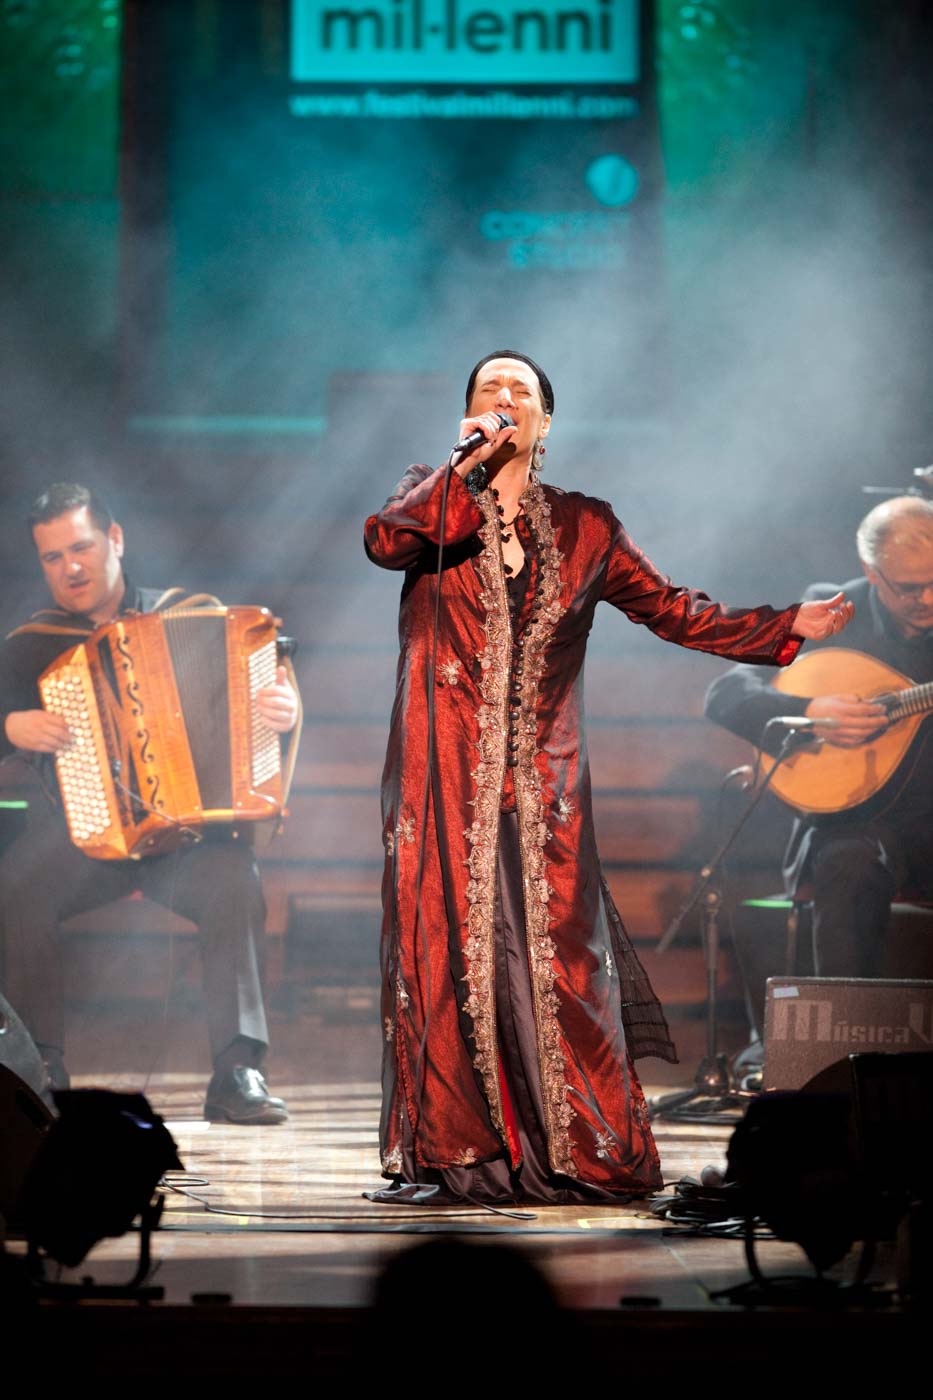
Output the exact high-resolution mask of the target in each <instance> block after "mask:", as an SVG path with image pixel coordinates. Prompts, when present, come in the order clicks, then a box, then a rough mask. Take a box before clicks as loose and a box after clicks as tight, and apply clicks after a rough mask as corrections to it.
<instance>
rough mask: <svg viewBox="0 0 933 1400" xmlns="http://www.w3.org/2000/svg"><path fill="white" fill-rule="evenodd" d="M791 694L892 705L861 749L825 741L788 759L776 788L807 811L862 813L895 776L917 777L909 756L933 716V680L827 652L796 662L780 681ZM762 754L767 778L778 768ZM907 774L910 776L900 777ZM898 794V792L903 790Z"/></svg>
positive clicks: (860, 656) (854, 654) (859, 656)
mask: <svg viewBox="0 0 933 1400" xmlns="http://www.w3.org/2000/svg"><path fill="white" fill-rule="evenodd" d="M773 685H774V688H775V690H778V691H781V692H782V693H783V694H785V695H798V696H805V697H806V698H807V699H808V700H812V699H815V698H816V697H817V696H818V695H844V694H852V695H858V696H859V697H860V698H861V699H862V700H872V701H874V702H875V703H876V704H880V705H884V707H885V710H886V712H887V721H888V722H887V725H886V726H885V728H884V729H882V730H879V731H878V733H877V734H876V735H873V736H872V738H870V739H869V740H868V741H867V742H866V743H864V744H860V745H858V747H857V748H851V749H850V748H838V747H836V746H835V745H833V744H827V743H817V744H815V745H812V746H810V747H808V748H805V749H801V750H800V751H799V752H797V753H794V754H792V755H791V756H790V757H789V758H786V759H785V760H784V761H783V762H782V763H781V765H780V767H779V768H778V770H777V772H776V773H775V774H774V777H773V778H772V780H771V788H772V789H773V791H774V792H776V793H777V795H778V797H780V798H782V799H783V801H784V802H787V803H789V804H790V806H792V807H797V808H799V810H800V811H803V812H843V811H847V810H848V809H849V808H851V807H859V806H861V805H862V803H864V802H867V801H869V799H870V798H872V797H874V796H875V794H876V793H878V792H880V791H881V789H882V788H883V787H884V786H885V785H886V784H887V783H889V782H891V781H892V779H894V778H895V777H899V778H900V779H901V781H904V780H906V778H907V777H908V776H909V773H910V769H911V767H912V764H911V762H910V760H909V757H908V755H909V751H910V749H911V746H912V744H913V740H914V736H915V735H916V733H917V730H918V729H919V728H920V725H921V724H922V723H923V719H924V716H925V715H927V714H928V713H930V711H933V681H928V682H927V683H926V685H915V684H914V682H913V681H912V680H910V678H909V677H908V676H902V675H901V674H900V673H899V672H898V671H895V670H893V669H892V668H891V667H890V666H886V665H885V664H884V662H882V661H878V660H876V659H875V657H873V656H866V655H865V653H864V652H861V651H846V650H845V649H844V648H841V647H827V648H825V649H824V650H821V651H812V652H809V653H808V654H807V655H805V656H801V657H800V658H799V660H797V661H795V662H793V664H792V665H790V666H788V667H787V669H786V670H784V671H782V672H781V673H780V675H778V676H777V678H776V679H775V680H774V682H773ZM774 764H775V760H774V758H773V757H772V756H771V755H770V754H766V753H762V754H761V772H762V774H763V775H766V774H767V773H769V772H770V771H771V769H772V768H773V767H774ZM902 768H903V771H900V770H901V769H902ZM896 790H897V788H895V791H896Z"/></svg>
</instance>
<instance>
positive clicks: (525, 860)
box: [515, 477, 576, 1176]
mask: <svg viewBox="0 0 933 1400" xmlns="http://www.w3.org/2000/svg"><path fill="white" fill-rule="evenodd" d="M522 500H523V503H524V506H525V513H526V515H527V517H528V521H529V524H530V525H531V528H532V530H533V531H534V533H535V536H536V538H537V542H538V550H539V560H540V573H539V582H538V587H539V589H540V596H539V599H538V604H537V607H538V612H537V616H536V617H533V618H532V620H531V622H530V623H529V624H528V627H527V628H526V630H525V634H524V635H525V644H524V655H525V660H524V668H523V675H522V687H521V715H520V719H519V732H518V765H517V767H516V769H515V797H516V803H517V806H518V816H519V841H520V847H521V857H522V873H523V879H524V895H525V936H526V939H527V944H528V957H529V962H530V964H531V985H532V991H533V994H534V1003H535V1025H536V1029H537V1036H538V1067H539V1071H540V1074H541V1090H542V1097H543V1100H544V1112H545V1118H546V1120H547V1121H546V1128H547V1141H548V1156H549V1159H550V1163H551V1166H552V1168H553V1169H554V1171H558V1172H562V1173H563V1174H564V1175H565V1176H575V1175H576V1165H575V1162H574V1158H573V1144H572V1142H571V1138H570V1123H571V1120H572V1119H573V1117H574V1110H573V1108H572V1107H571V1104H570V1101H569V1088H568V1085H567V1081H566V1077H565V1073H564V1071H565V1068H566V1063H565V1060H564V1054H563V1050H562V1048H561V1039H562V1036H561V1028H560V1022H559V1020H558V1011H559V1009H560V1002H559V1001H558V998H557V993H556V992H555V991H554V983H555V981H556V976H555V972H554V956H555V954H556V952H557V949H556V948H555V946H554V942H553V940H552V938H551V935H550V928H551V916H550V911H549V909H548V900H549V897H550V894H551V889H550V885H549V884H548V878H547V860H546V859H545V847H546V845H547V842H548V841H549V839H550V831H549V829H548V825H547V821H546V816H547V810H546V806H545V802H544V797H543V794H542V791H541V771H540V769H539V767H538V687H539V684H540V681H541V677H542V675H543V674H544V668H545V665H546V662H547V649H548V646H549V645H550V642H551V638H552V637H553V635H554V630H555V628H556V627H557V624H558V622H559V621H560V618H561V615H562V613H563V612H564V608H563V606H562V604H561V601H560V590H561V577H560V563H561V556H560V554H559V552H558V549H557V546H556V543H555V540H554V530H553V527H552V525H551V510H550V506H549V505H548V502H547V499H546V497H545V494H544V491H543V489H542V487H541V484H540V482H539V481H538V479H537V477H533V478H532V482H531V485H530V486H529V488H528V490H527V491H526V492H525V495H524V496H523V497H522Z"/></svg>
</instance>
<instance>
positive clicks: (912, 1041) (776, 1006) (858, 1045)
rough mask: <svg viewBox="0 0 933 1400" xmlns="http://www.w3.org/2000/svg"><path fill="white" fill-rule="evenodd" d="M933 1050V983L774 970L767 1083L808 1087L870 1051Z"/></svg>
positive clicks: (776, 1086) (767, 1040)
mask: <svg viewBox="0 0 933 1400" xmlns="http://www.w3.org/2000/svg"><path fill="white" fill-rule="evenodd" d="M931 1049H933V982H913V981H894V980H890V981H884V980H869V979H868V978H846V977H769V978H768V985H767V998H766V1002H765V1070H764V1087H765V1088H766V1089H800V1088H802V1087H803V1085H805V1084H807V1083H808V1082H809V1081H810V1080H811V1079H813V1078H814V1077H815V1076H816V1075H817V1074H820V1073H821V1072H822V1071H823V1070H826V1069H828V1067H829V1066H831V1065H833V1064H835V1063H836V1062H837V1061H839V1060H847V1057H848V1056H849V1055H852V1054H859V1053H863V1052H865V1051H894V1052H905V1051H907V1052H909V1051H930V1050H931Z"/></svg>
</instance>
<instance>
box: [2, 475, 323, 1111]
mask: <svg viewBox="0 0 933 1400" xmlns="http://www.w3.org/2000/svg"><path fill="white" fill-rule="evenodd" d="M29 524H30V528H31V531H32V535H33V539H34V542H35V545H36V550H37V552H38V556H39V562H40V563H41V565H42V569H43V572H44V574H45V580H46V583H47V585H48V588H49V591H50V593H51V595H52V599H53V602H54V604H55V606H54V607H52V608H49V609H46V610H45V611H43V612H40V613H37V614H35V615H34V617H33V618H31V619H30V621H29V622H28V623H27V624H26V625H25V626H24V627H21V628H18V629H16V631H14V632H13V633H11V634H10V636H9V637H8V638H7V640H6V641H5V642H4V643H3V655H2V666H0V714H2V716H3V732H2V736H0V754H3V755H7V756H9V755H12V754H14V752H15V751H16V750H20V751H22V753H23V754H24V755H26V756H28V757H29V758H30V759H31V760H32V761H33V762H35V763H36V764H37V766H38V767H39V768H40V770H44V771H43V772H42V779H43V785H44V786H45V788H46V790H47V792H48V794H49V797H48V800H46V798H44V797H42V796H38V797H37V798H36V799H35V800H33V801H31V802H30V807H29V812H28V817H27V822H26V828H25V830H24V831H23V832H22V833H21V834H20V835H19V836H18V837H17V839H16V840H15V841H14V842H13V844H12V845H11V846H10V847H9V848H8V849H7V851H6V852H5V853H4V856H3V858H2V861H0V916H2V928H3V934H4V944H5V959H4V978H3V983H2V986H3V989H4V993H5V995H6V996H7V998H8V1000H9V1001H10V1002H11V1004H12V1005H13V1006H14V1007H15V1009H16V1010H17V1012H18V1013H19V1015H20V1016H21V1018H22V1020H23V1021H24V1023H25V1025H26V1027H27V1028H28V1030H29V1031H30V1033H31V1034H32V1037H33V1039H34V1040H35V1042H36V1044H37V1046H38V1048H39V1052H40V1054H41V1055H42V1057H43V1060H44V1061H45V1064H46V1068H47V1070H48V1073H49V1079H50V1083H51V1086H52V1087H53V1088H65V1087H67V1085H68V1074H67V1071H66V1069H65V1064H64V989H63V978H62V957H61V946H60V939H59V923H60V921H61V920H63V919H66V918H68V917H69V916H70V915H73V914H78V913H81V912H85V911H87V910H90V909H94V908H97V907H98V906H100V905H102V904H106V903H108V902H109V901H111V900H113V899H118V898H120V897H121V896H123V895H127V894H130V893H132V892H133V891H135V890H140V891H142V893H143V894H145V895H146V896H148V897H149V898H150V899H154V900H156V901H157V902H158V903H160V904H162V905H165V906H166V907H170V908H171V909H172V910H173V911H174V912H175V913H178V914H181V915H183V916H184V917H185V918H188V919H191V920H192V921H193V922H194V923H196V924H197V925H198V929H199V931H200V937H201V949H202V963H203V985H204V1001H205V1007H206V1013H207V1024H208V1034H209V1038H210V1047H211V1054H212V1056H213V1063H214V1073H213V1077H212V1078H211V1081H210V1085H209V1086H208V1090H207V1098H206V1101H205V1105H204V1116H205V1117H206V1118H208V1119H210V1120H213V1121H220V1122H230V1123H258V1124H269V1123H281V1122H283V1121H284V1120H285V1119H286V1118H287V1116H288V1114H287V1111H286V1108H285V1104H284V1103H283V1102H282V1100H281V1099H279V1098H273V1097H272V1096H271V1095H270V1093H269V1090H268V1087H267V1085H266V1082H265V1079H264V1078H263V1075H262V1073H261V1068H262V1063H263V1059H264V1056H265V1054H266V1050H267V1048H268V1032H267V1029H266V1017H265V1012H264V1009H263V1000H262V992H261V988H260V983H259V971H258V966H257V954H256V940H257V938H258V937H260V936H261V935H262V933H263V925H264V918H265V906H264V903H263V896H262V888H261V885H260V880H259V871H258V868H257V865H256V861H255V858H254V855H253V851H252V848H251V845H250V843H249V841H248V840H237V839H233V833H232V832H231V831H230V830H226V829H225V830H221V831H219V832H218V831H217V830H216V829H215V828H209V829H208V831H207V833H206V834H205V836H204V839H203V840H202V841H201V842H200V843H198V844H195V845H190V846H187V847H182V848H180V849H179V850H177V851H174V852H171V853H169V854H165V855H161V856H152V857H148V858H145V859H142V860H96V859H90V858H89V857H87V856H85V855H84V854H83V853H82V852H81V851H80V850H79V849H78V848H77V846H75V845H73V844H72V842H71V840H70V839H69V836H68V831H67V827H66V824H65V819H64V816H63V814H62V811H61V806H60V803H59V802H58V801H57V800H55V797H54V794H55V780H54V769H53V767H52V761H51V756H52V755H55V754H57V753H59V752H61V751H62V750H63V749H64V748H66V747H67V746H68V744H69V743H70V741H71V735H70V733H69V730H68V727H67V725H66V723H65V721H64V719H62V718H61V717H60V716H58V715H54V714H50V713H47V712H46V711H45V710H44V709H42V708H41V707H40V700H39V692H38V686H37V681H38V678H39V676H40V675H41V674H42V672H43V671H44V670H45V668H46V667H47V666H49V665H50V664H51V662H53V661H54V660H55V658H56V657H57V656H59V655H60V654H61V653H62V652H64V651H66V650H67V649H69V648H70V647H72V646H74V645H76V644H77V643H80V642H81V641H82V640H83V639H84V637H85V636H87V635H88V634H90V633H91V632H92V631H93V630H94V629H95V628H96V627H98V626H100V625H102V624H104V623H108V622H110V621H112V620H113V619H114V618H115V617H118V616H120V615H121V614H126V613H131V612H151V611H154V610H156V609H157V608H159V607H161V606H164V604H165V601H166V599H167V598H169V597H171V599H172V601H175V602H177V601H180V596H182V595H181V594H180V590H173V591H172V592H171V593H170V594H168V593H166V592H165V590H152V589H141V588H138V587H137V586H136V585H135V584H134V583H133V582H132V581H131V580H130V579H129V577H128V576H127V574H126V573H125V572H124V569H123V563H122V559H123V532H122V530H121V528H120V526H119V525H118V524H116V522H115V521H114V519H113V517H112V515H111V514H110V512H109V510H108V509H107V507H106V506H105V505H104V503H103V502H102V501H101V500H100V499H99V498H98V497H97V496H95V495H94V493H93V492H91V491H89V490H88V489H87V488H86V487H83V486H79V485H76V484H74V483H58V484H56V485H54V486H52V487H50V488H49V490H48V491H45V492H43V494H42V495H41V496H40V497H39V498H38V500H37V501H36V503H35V505H34V507H33V510H32V513H31V515H30V517H29ZM257 703H258V707H259V711H260V714H261V716H262V718H263V719H264V721H265V722H266V724H267V725H269V726H270V727H271V728H272V729H273V730H275V731H277V732H279V733H287V732H288V731H290V730H291V729H292V728H293V727H294V726H295V723H296V721H297V717H298V699H297V695H296V693H295V690H294V689H293V687H292V686H291V684H290V682H289V680H288V678H287V675H286V671H285V669H284V668H282V667H280V668H279V669H278V671H277V673H276V677H275V681H274V683H273V684H272V685H270V686H268V687H266V688H265V689H263V690H260V691H259V692H258V695H257Z"/></svg>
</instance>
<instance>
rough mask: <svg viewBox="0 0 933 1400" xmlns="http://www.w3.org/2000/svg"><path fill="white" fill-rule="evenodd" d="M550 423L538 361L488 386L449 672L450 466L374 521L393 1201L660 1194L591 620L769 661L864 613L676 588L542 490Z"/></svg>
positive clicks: (453, 603)
mask: <svg viewBox="0 0 933 1400" xmlns="http://www.w3.org/2000/svg"><path fill="white" fill-rule="evenodd" d="M553 407H554V397H553V392H552V389H551V385H550V383H549V381H548V379H547V376H546V375H545V374H544V373H543V371H542V370H541V369H540V368H539V367H538V366H537V365H536V364H535V363H534V361H532V360H530V359H528V358H527V357H526V356H524V355H520V354H518V353H517V352H514V351H510V350H502V351H497V352H495V353H494V354H493V355H490V356H488V357H487V358H486V359H484V360H481V361H480V363H479V364H478V365H477V366H476V368H475V369H474V371H473V373H472V374H471V376H470V380H469V383H468V386H467V394H466V409H467V417H466V418H465V419H464V420H463V422H462V423H461V425H460V437H461V439H463V438H465V437H466V436H468V435H469V434H470V433H473V432H478V433H480V434H481V438H480V445H479V446H478V447H475V448H473V449H471V450H469V453H468V455H467V454H464V453H462V454H461V457H460V460H459V461H457V463H456V466H455V468H454V470H453V472H452V473H451V474H450V482H449V487H448V500H447V505H446V520H445V523H444V534H443V562H442V572H441V581H440V593H441V597H440V610H439V623H438V627H439V631H438V641H437V651H436V657H435V656H434V655H433V632H434V617H435V601H436V598H437V590H438V578H437V562H438V546H439V545H440V544H441V535H440V530H441V504H442V498H443V493H444V480H445V469H444V468H439V469H438V470H436V471H432V470H431V469H430V468H429V467H425V466H415V467H411V468H410V469H409V470H408V472H407V473H406V474H405V476H404V478H403V479H402V481H401V483H400V484H399V486H398V487H397V488H396V490H395V491H394V493H393V494H392V496H390V498H389V500H388V501H387V503H386V505H385V506H384V507H383V509H382V510H381V511H380V512H379V513H378V514H377V515H373V516H371V517H370V518H369V520H368V521H367V522H366V532H365V538H366V550H367V553H368V555H369V557H370V559H372V560H373V562H374V563H376V564H379V565H381V566H382V567H384V568H387V569H398V570H402V569H404V570H405V583H404V586H403V589H402V600H401V612H400V617H399V636H400V640H401V656H400V659H399V667H398V688H397V694H396V700H395V705H394V709H393V713H392V726H391V734H390V738H389V746H388V754H387V757H386V766H385V772H384V777H383V787H382V798H383V820H384V827H383V831H384V841H385V847H386V865H385V876H384V882H383V896H384V920H383V930H382V960H383V1006H382V1014H383V1017H384V1028H385V1057H384V1079H383V1114H382V1125H381V1150H382V1165H383V1173H384V1175H385V1176H387V1177H390V1178H392V1180H393V1183H394V1185H393V1186H392V1187H389V1188H385V1189H384V1190H382V1191H380V1192H377V1193H375V1198H376V1199H380V1200H390V1199H403V1200H408V1201H411V1200H418V1201H424V1200H432V1201H434V1202H437V1201H442V1200H446V1201H450V1200H463V1199H464V1198H467V1199H471V1200H477V1201H484V1202H507V1201H515V1200H525V1201H536V1202H554V1203H569V1202H573V1201H581V1200H582V1201H589V1202H598V1201H600V1200H616V1201H618V1200H619V1199H620V1198H624V1197H625V1196H626V1195H633V1194H636V1195H637V1194H644V1193H646V1192H649V1191H651V1190H654V1189H656V1188H657V1187H659V1186H660V1184H661V1176H660V1170H659V1165H658V1155H657V1150H656V1148H655V1145H654V1141H653V1138H652V1135H651V1129H650V1126H649V1123H648V1118H647V1113H646V1110H645V1103H644V1098H643V1095H642V1091H641V1087H640V1085H639V1083H638V1079H637V1077H636V1075H635V1071H634V1068H633V1063H632V1061H633V1058H634V1057H635V1056H639V1055H645V1054H653V1055H657V1056H660V1057H662V1058H665V1059H668V1060H674V1059H675V1058H676V1056H675V1053H674V1048H673V1045H672V1044H671V1041H670V1037H669V1034H668V1030H667V1025H666V1023H665V1020H664V1016H663V1014H662V1012H661V1009H660V1006H659V1005H658V1002H657V1000H656V998H655V997H654V994H653V992H652V990H651V987H650V984H649V982H648V979H647V977H646V976H645V974H644V972H643V970H642V968H641V966H640V965H639V963H638V960H637V957H636V955H635V953H634V950H633V949H632V946H631V944H630V943H629V941H628V938H627V936H626V934H625V930H624V928H623V926H622V922H621V920H620V918H619V915H618V913H617V911H616V909H615V906H614V904H613V902H612V899H611V897H610V894H609V891H608V889H607V887H606V884H605V881H604V880H603V879H602V876H601V873H600V866H599V857H598V854H597V851H596V843H595V838H594V831H593V815H592V804H591V792H590V777H589V770H588V764H587V754H586V744H585V739H584V734H583V718H582V697H583V659H584V653H585V649H586V639H587V635H588V633H589V631H590V627H591V624H592V621H593V612H594V609H595V607H596V604H597V603H599V602H607V603H611V604H613V606H615V607H617V608H620V609H621V610H622V611H623V612H624V613H626V615H627V616H628V617H629V618H630V619H631V620H632V621H633V622H638V623H644V624H645V625H646V626H648V627H650V628H651V630H652V631H654V632H656V633H657V634H658V636H660V637H662V638H664V639H665V640H666V641H671V642H677V643H679V644H680V645H681V646H687V647H693V648H696V649H698V650H700V651H709V652H713V653H715V654H716V655H719V656H724V657H727V658H729V659H732V660H741V661H752V662H761V663H764V664H772V665H783V664H786V663H787V662H789V661H791V660H792V659H793V657H794V656H795V655H796V653H797V650H798V648H799V646H800V644H801V639H802V638H803V637H808V636H811V637H823V636H825V635H828V633H829V632H830V631H832V630H838V629H839V628H840V627H842V626H845V624H846V622H847V621H848V618H849V616H850V613H851V607H850V605H849V604H847V603H846V602H845V601H844V599H843V597H842V595H841V594H839V595H837V597H835V598H833V599H830V600H829V601H828V602H827V603H819V604H817V603H807V604H804V605H800V606H796V607H791V608H788V609H786V610H784V611H781V612H779V611H775V610H774V609H773V608H770V607H760V608H754V609H733V608H725V607H721V606H720V605H718V604H716V603H712V602H710V601H709V599H708V598H707V597H706V596H705V595H704V594H702V593H697V592H694V591H692V590H688V589H685V588H677V587H675V586H674V585H673V584H672V583H671V582H670V580H669V579H667V578H665V577H664V576H663V575H662V574H660V573H659V572H658V570H657V569H656V568H655V567H654V565H653V564H651V562H650V561H649V560H648V559H647V558H646V557H645V555H644V554H643V553H642V552H641V550H640V549H638V547H637V546H636V545H635V544H634V543H633V541H632V540H631V539H630V538H629V536H628V535H627V534H626V532H625V530H624V529H623V527H622V526H621V524H620V523H619V521H618V520H617V519H616V518H615V516H614V514H613V512H612V509H611V507H610V506H609V505H608V504H607V503H606V502H604V501H599V500H595V499H592V498H591V497H588V496H584V495H581V494H580V493H578V492H566V491H562V490H560V489H559V488H558V487H555V486H551V485H548V484H545V483H542V482H541V481H540V480H539V478H538V473H537V470H536V467H537V464H538V459H539V457H540V454H541V451H542V449H543V444H544V439H545V438H546V436H547V434H548V432H549V430H550V426H551V413H552V411H553ZM500 415H507V416H508V418H509V419H510V420H511V426H503V425H502V419H501V418H500ZM432 660H433V662H434V665H433V668H432ZM429 687H430V688H433V695H434V753H435V761H434V764H433V766H432V772H431V777H430V783H429V785H428V787H426V770H427V762H428V759H427V753H428V737H429V736H428V731H429V724H428V715H429V704H428V690H429ZM422 813H424V814H425V821H424V829H422Z"/></svg>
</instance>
